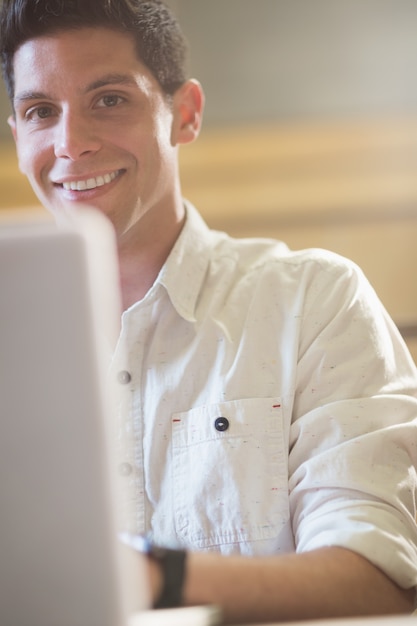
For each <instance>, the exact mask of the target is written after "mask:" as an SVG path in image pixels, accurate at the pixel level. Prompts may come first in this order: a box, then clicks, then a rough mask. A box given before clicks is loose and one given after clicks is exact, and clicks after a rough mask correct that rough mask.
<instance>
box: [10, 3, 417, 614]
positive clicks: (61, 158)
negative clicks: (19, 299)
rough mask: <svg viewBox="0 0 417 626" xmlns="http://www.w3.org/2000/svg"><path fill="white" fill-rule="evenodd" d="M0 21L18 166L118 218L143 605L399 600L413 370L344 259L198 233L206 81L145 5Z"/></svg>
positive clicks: (240, 610) (338, 605)
mask: <svg viewBox="0 0 417 626" xmlns="http://www.w3.org/2000/svg"><path fill="white" fill-rule="evenodd" d="M0 24H1V31H0V37H1V47H0V50H1V55H2V63H3V74H4V77H5V80H6V85H7V88H8V92H9V95H10V100H11V103H12V107H13V114H12V116H11V118H10V120H9V122H10V126H11V129H12V132H13V136H14V138H15V141H16V147H17V153H18V158H19V164H20V168H21V170H22V172H24V173H25V174H26V176H27V177H28V179H29V180H30V182H31V184H32V186H33V188H34V190H35V192H36V194H37V196H38V198H39V200H40V201H41V202H42V203H43V204H44V205H45V206H46V207H47V208H48V209H49V210H50V211H51V212H52V213H54V214H56V215H57V214H59V213H60V212H61V211H62V210H64V207H67V206H68V205H69V206H71V205H73V206H77V205H78V204H82V205H85V204H89V205H92V206H94V207H96V208H97V209H99V210H100V211H101V212H103V213H104V214H105V215H106V216H107V217H108V218H109V220H110V221H111V222H112V224H113V226H114V229H115V232H116V236H117V243H118V251H119V261H120V285H121V292H122V296H123V309H124V310H123V315H122V327H121V335H120V340H119V343H118V348H117V350H116V352H115V354H114V362H113V367H114V376H117V377H118V380H119V382H120V385H121V388H122V390H123V393H124V396H123V401H122V404H121V412H120V415H118V416H116V418H117V420H118V429H117V432H118V436H119V439H120V441H119V443H120V449H123V458H122V459H121V466H120V467H121V468H123V471H122V472H121V475H120V477H119V479H120V487H121V489H122V491H123V494H124V503H123V511H122V515H123V517H124V520H125V521H124V530H126V531H127V532H128V533H130V534H133V535H144V534H146V535H148V536H150V537H151V538H152V540H153V541H154V542H156V543H157V544H159V545H163V546H166V547H167V548H169V550H166V551H162V552H159V553H158V554H159V556H160V557H161V558H160V559H159V560H158V559H156V558H155V557H152V558H150V560H149V567H150V575H151V577H152V582H153V589H154V596H155V599H156V604H157V605H158V606H168V605H176V604H178V603H183V604H196V603H199V604H202V603H207V604H210V603H214V604H218V605H220V606H221V607H222V609H223V611H224V615H225V619H226V621H229V622H233V621H241V622H243V621H264V620H290V619H305V618H310V619H313V618H320V617H329V616H333V615H334V616H347V615H358V614H388V613H406V612H409V611H411V610H412V606H413V598H414V588H415V586H416V585H417V548H416V545H417V533H416V525H415V515H416V510H415V502H416V469H415V468H416V464H417V445H416V441H417V432H416V428H417V426H416V416H417V373H416V369H415V366H414V364H413V362H412V359H411V357H410V355H409V353H408V351H407V349H406V347H405V345H404V343H403V341H402V339H401V337H400V336H399V333H398V331H397V330H396V328H395V327H394V325H393V323H392V321H391V320H390V319H389V317H388V316H387V314H386V312H385V310H384V309H383V307H382V305H381V303H380V302H379V300H378V298H377V296H376V295H375V293H374V291H373V290H372V288H371V287H370V285H369V283H368V282H367V281H366V279H365V278H364V276H363V274H362V273H361V271H360V270H359V269H358V268H357V267H356V266H355V265H354V264H353V263H351V262H349V261H348V260H346V259H342V258H340V257H338V256H336V255H334V254H331V253H328V252H325V251H317V250H306V251H301V252H291V251H290V250H288V248H287V247H286V246H285V245H284V244H283V243H280V242H273V241H270V240H268V241H266V240H259V239H254V240H244V241H239V240H235V239H232V238H230V237H228V236H227V235H225V234H223V233H217V232H213V231H211V230H209V229H208V228H207V226H206V225H205V223H204V222H203V220H202V219H201V217H200V216H199V214H198V213H197V211H196V209H195V208H194V207H193V206H192V205H191V204H190V203H189V202H187V201H185V200H184V199H183V198H182V193H181V185H180V179H179V170H178V150H179V147H180V146H181V145H182V144H186V143H188V142H191V141H193V140H194V139H196V138H197V136H198V133H199V130H200V125H201V118H202V111H203V104H204V96H203V92H202V89H201V86H200V84H199V83H198V82H197V81H195V80H191V79H189V78H187V76H186V73H185V69H184V64H185V44H184V41H183V38H182V35H181V32H180V30H179V27H178V24H177V22H176V20H175V19H174V17H173V15H172V14H171V13H170V11H169V10H168V9H167V8H166V7H165V6H164V4H163V3H162V2H160V1H159V0H148V1H142V0H78V1H77V0H3V3H2V9H1V21H0ZM254 210H256V207H254Z"/></svg>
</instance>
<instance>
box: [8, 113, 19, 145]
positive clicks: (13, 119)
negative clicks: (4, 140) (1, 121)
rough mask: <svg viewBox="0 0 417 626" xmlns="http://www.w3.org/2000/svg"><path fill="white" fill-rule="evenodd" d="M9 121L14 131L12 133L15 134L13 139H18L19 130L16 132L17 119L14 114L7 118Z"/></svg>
mask: <svg viewBox="0 0 417 626" xmlns="http://www.w3.org/2000/svg"><path fill="white" fill-rule="evenodd" d="M7 123H8V125H9V126H10V129H11V131H12V135H13V139H14V140H15V142H16V141H17V132H16V120H15V118H14V116H13V115H10V116H9V117H8V118H7Z"/></svg>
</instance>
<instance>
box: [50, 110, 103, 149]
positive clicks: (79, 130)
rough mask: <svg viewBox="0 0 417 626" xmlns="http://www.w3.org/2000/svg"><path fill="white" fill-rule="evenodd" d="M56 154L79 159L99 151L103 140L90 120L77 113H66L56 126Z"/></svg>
mask: <svg viewBox="0 0 417 626" xmlns="http://www.w3.org/2000/svg"><path fill="white" fill-rule="evenodd" d="M55 130H56V139H55V156H57V157H60V158H64V159H70V160H71V161H77V160H78V159H80V158H82V157H83V156H87V155H91V154H92V153H94V152H97V151H98V150H99V149H100V147H101V142H100V139H99V137H98V136H97V133H96V131H95V129H94V127H93V124H92V123H91V121H89V120H85V119H83V118H82V116H80V115H77V114H76V113H70V112H67V113H64V114H63V115H62V116H61V120H60V123H59V124H58V125H57V126H56V129H55Z"/></svg>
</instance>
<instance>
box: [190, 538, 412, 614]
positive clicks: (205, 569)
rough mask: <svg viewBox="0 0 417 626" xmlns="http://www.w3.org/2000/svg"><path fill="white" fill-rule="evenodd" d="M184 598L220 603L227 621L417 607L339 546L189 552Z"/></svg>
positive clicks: (407, 594) (408, 596)
mask: <svg viewBox="0 0 417 626" xmlns="http://www.w3.org/2000/svg"><path fill="white" fill-rule="evenodd" d="M183 597H184V603H185V604H187V605H194V604H217V605H218V606H220V607H221V608H222V610H223V612H224V618H225V621H226V622H227V623H236V622H240V623H244V622H253V623H256V622H261V621H290V620H302V619H318V618H326V617H343V616H354V615H377V614H380V615H381V614H400V613H407V612H409V613H411V611H412V610H413V600H414V590H404V589H401V588H400V587H398V586H397V585H396V584H395V583H394V582H392V581H391V580H390V579H389V578H388V577H387V576H386V575H385V574H384V573H383V572H382V571H381V570H379V569H378V568H376V567H375V566H374V565H372V563H370V562H369V561H368V560H366V559H365V558H364V557H362V556H360V555H358V554H356V553H354V552H352V551H350V550H347V549H345V548H339V547H329V548H321V549H319V550H314V551H311V552H305V553H303V554H288V555H280V556H271V557H262V558H259V557H257V558H247V557H241V556H231V557H224V556H221V555H218V554H213V553H209V554H207V553H198V552H193V553H190V554H188V557H187V569H186V579H185V585H184V595H183Z"/></svg>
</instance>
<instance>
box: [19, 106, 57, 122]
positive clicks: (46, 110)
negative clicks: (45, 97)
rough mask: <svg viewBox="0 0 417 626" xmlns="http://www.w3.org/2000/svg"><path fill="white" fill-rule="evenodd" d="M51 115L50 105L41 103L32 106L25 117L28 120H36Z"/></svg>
mask: <svg viewBox="0 0 417 626" xmlns="http://www.w3.org/2000/svg"><path fill="white" fill-rule="evenodd" d="M52 115H53V109H52V107H50V106H46V105H41V106H37V107H33V108H32V109H29V111H27V113H26V115H25V117H26V119H27V120H29V121H33V122H36V121H38V120H45V119H47V118H48V117H51V116H52Z"/></svg>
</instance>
